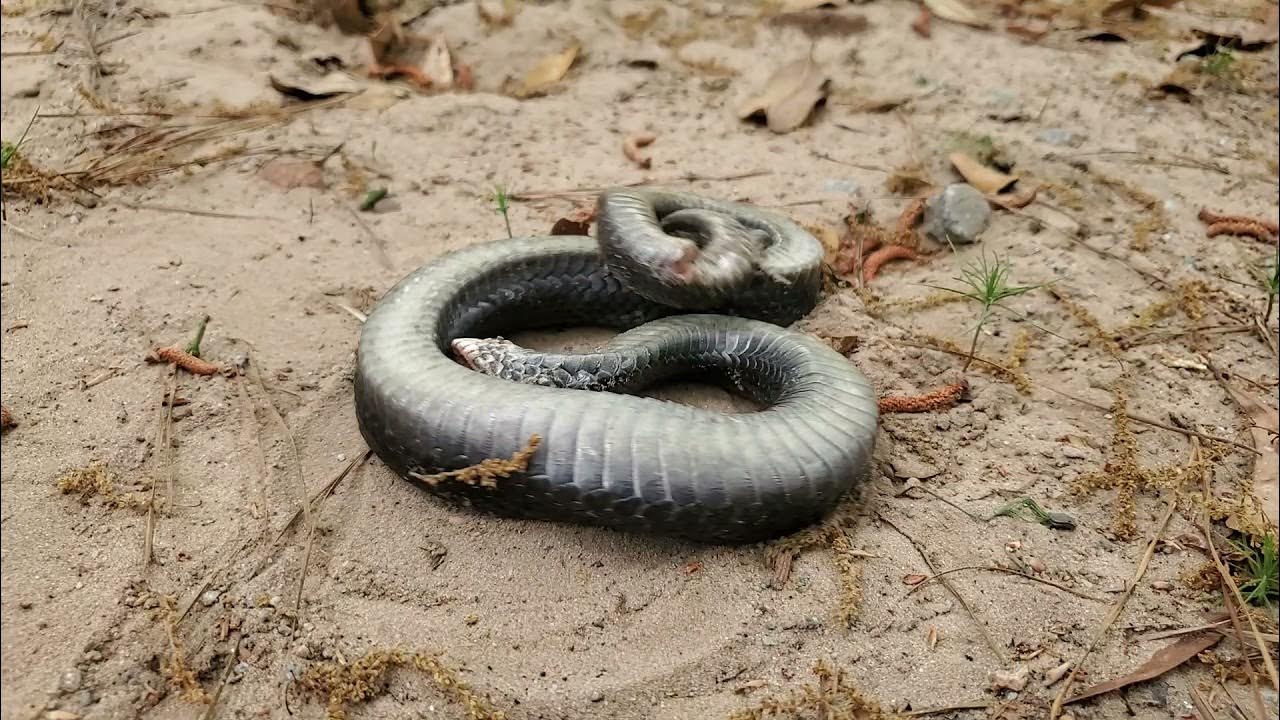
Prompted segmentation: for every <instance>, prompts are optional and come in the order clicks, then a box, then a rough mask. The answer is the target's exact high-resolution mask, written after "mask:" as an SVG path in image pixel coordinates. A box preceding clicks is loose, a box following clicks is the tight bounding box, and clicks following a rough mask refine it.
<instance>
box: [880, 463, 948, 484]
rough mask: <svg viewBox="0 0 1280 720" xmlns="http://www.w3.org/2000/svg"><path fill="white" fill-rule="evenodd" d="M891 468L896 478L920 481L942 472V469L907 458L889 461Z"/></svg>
mask: <svg viewBox="0 0 1280 720" xmlns="http://www.w3.org/2000/svg"><path fill="white" fill-rule="evenodd" d="M889 466H890V467H892V468H893V476H894V477H896V478H909V477H913V478H916V479H918V480H927V479H929V478H931V477H934V476H936V475H938V474H940V473H941V472H942V469H941V468H937V467H934V466H933V465H930V464H928V463H925V462H920V461H918V460H910V459H907V458H894V459H892V460H890V461H889Z"/></svg>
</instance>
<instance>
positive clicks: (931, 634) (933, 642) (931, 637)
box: [924, 625, 938, 650]
mask: <svg viewBox="0 0 1280 720" xmlns="http://www.w3.org/2000/svg"><path fill="white" fill-rule="evenodd" d="M924 641H925V644H926V645H928V646H929V649H930V650H932V649H934V648H936V647H938V626H937V625H930V626H929V631H928V632H926V633H925V635H924Z"/></svg>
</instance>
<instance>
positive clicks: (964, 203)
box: [922, 183, 991, 245]
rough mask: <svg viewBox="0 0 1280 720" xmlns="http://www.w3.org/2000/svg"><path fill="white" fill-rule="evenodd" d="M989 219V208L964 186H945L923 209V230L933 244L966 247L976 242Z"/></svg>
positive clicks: (981, 197)
mask: <svg viewBox="0 0 1280 720" xmlns="http://www.w3.org/2000/svg"><path fill="white" fill-rule="evenodd" d="M990 219H991V206H990V205H989V204H988V203H987V199H986V198H985V197H983V196H982V193H980V192H978V190H977V189H976V188H974V187H973V186H972V185H969V184H968V183H954V184H952V185H948V186H947V187H946V189H944V190H943V191H942V192H941V193H939V194H937V195H935V196H933V197H932V198H930V199H929V202H928V204H926V205H925V208H924V223H923V228H922V229H923V230H924V232H925V234H926V235H928V236H929V237H930V238H932V239H934V240H936V241H937V242H940V243H943V244H946V243H947V242H948V241H950V242H952V243H955V244H957V245H969V244H971V243H975V242H977V241H978V236H979V235H981V234H982V231H983V230H985V229H986V227H987V222H988V221H989V220H990Z"/></svg>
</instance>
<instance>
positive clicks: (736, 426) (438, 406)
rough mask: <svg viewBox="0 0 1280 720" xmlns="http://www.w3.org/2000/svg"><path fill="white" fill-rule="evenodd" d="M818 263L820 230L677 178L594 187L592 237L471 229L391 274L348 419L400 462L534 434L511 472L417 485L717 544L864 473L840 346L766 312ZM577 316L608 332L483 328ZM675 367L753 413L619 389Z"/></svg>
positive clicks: (798, 298)
mask: <svg viewBox="0 0 1280 720" xmlns="http://www.w3.org/2000/svg"><path fill="white" fill-rule="evenodd" d="M821 277H822V246H821V244H820V243H819V242H818V241H817V239H816V238H814V237H813V236H812V235H810V234H809V233H807V232H805V231H804V230H803V229H802V228H800V227H799V226H798V225H796V224H794V223H792V222H790V221H788V220H786V219H784V218H781V217H779V216H776V215H774V214H772V213H769V212H765V211H762V210H759V209H756V208H754V207H751V206H748V205H744V204H740V203H732V202H722V201H716V200H711V199H707V198H703V197H699V196H695V195H690V194H686V193H675V192H666V191H659V190H649V189H626V190H611V191H608V192H605V193H602V194H601V195H600V197H599V199H598V204H597V239H595V240H593V239H592V238H590V237H586V236H548V237H527V238H516V239H508V240H500V241H496V242H490V243H484V244H480V245H475V246H471V247H467V248H465V249H462V250H458V251H454V252H451V253H448V254H446V255H443V256H442V257H440V258H438V259H436V260H434V261H432V262H430V263H428V264H426V265H424V266H423V267H421V268H419V269H418V270H416V271H415V272H413V273H412V274H410V275H409V276H407V277H405V278H404V279H403V280H401V281H400V283H399V284H397V285H396V286H395V287H394V288H393V289H392V290H391V291H390V292H388V293H387V294H386V296H384V297H383V298H382V299H381V300H380V301H379V303H378V304H377V306H376V307H375V308H374V309H373V310H372V312H371V313H370V314H369V317H368V319H367V321H366V322H365V325H364V328H363V331H362V333H361V337H360V342H359V348H358V351H357V361H356V378H355V406H356V417H357V419H358V422H359V426H360V430H361V433H362V434H363V435H364V438H365V440H366V441H367V442H368V443H369V446H370V448H372V449H373V451H374V452H375V453H376V454H377V455H378V456H379V457H380V458H381V459H382V460H383V461H384V462H385V463H386V464H387V465H388V466H390V467H391V468H392V469H393V470H395V471H396V472H397V473H399V474H401V475H402V476H406V477H409V478H412V477H413V476H414V475H421V474H426V473H433V472H439V471H442V470H448V469H458V468H462V467H464V466H467V465H471V464H474V463H476V462H478V461H480V460H482V459H485V458H496V457H507V456H510V455H512V454H514V453H516V452H517V451H519V450H520V449H521V448H522V447H523V446H524V445H525V443H526V442H527V441H528V440H529V438H530V437H531V436H532V435H535V434H536V435H538V436H540V437H541V438H542V442H541V444H540V445H539V446H538V448H537V449H536V451H535V452H534V454H533V456H532V458H531V459H530V461H529V465H528V468H527V471H525V472H520V473H516V474H514V475H512V476H510V477H507V478H503V479H501V480H500V481H499V482H498V483H497V485H496V487H478V486H474V485H469V484H464V483H450V482H446V483H433V484H429V485H426V487H428V489H429V490H430V491H431V492H433V493H435V494H438V495H441V496H444V497H448V498H453V499H456V500H462V501H463V502H464V503H466V504H470V505H473V506H476V507H481V508H485V509H488V510H491V511H495V512H497V513H499V514H503V515H508V516H518V517H526V518H537V519H545V520H559V521H568V522H580V523H588V524H594V525H602V526H607V527H614V528H619V529H627V530H637V531H644V532H651V533H658V534H663V535H670V536H677V537H682V538H686V539H691V540H699V541H706V542H713V543H743V542H755V541H759V540H764V539H768V538H771V537H776V536H778V535H782V534H785V533H789V532H792V531H795V530H798V529H800V528H802V527H803V526H805V525H808V524H810V523H812V522H814V521H815V520H817V519H819V518H820V517H821V516H822V515H823V514H824V513H825V512H826V511H827V510H829V509H830V508H831V507H832V506H834V504H835V503H836V502H837V500H838V499H839V498H840V496H841V495H843V494H844V492H845V491H846V490H848V489H849V488H850V487H851V486H852V485H853V484H854V483H855V482H858V481H860V480H861V479H862V478H863V477H864V476H865V475H866V474H867V472H868V468H869V466H870V461H871V453H872V449H873V445H874V443H875V435H876V425H877V422H878V409H877V406H876V398H875V395H874V393H873V391H872V389H871V387H870V385H869V383H868V382H867V379H866V378H865V377H864V376H863V375H862V373H861V372H859V371H858V370H857V368H855V367H854V366H853V364H852V363H850V362H849V361H848V360H847V359H845V358H844V357H843V356H842V355H840V354H839V353H837V352H835V351H834V350H832V349H831V348H830V347H828V346H827V345H826V344H824V343H823V342H822V341H820V340H818V339H817V338H814V337H811V336H809V335H806V334H803V333H800V332H797V331H793V330H789V329H786V328H785V327H782V326H785V325H789V324H791V323H792V322H794V321H796V320H798V319H799V318H801V317H803V316H804V315H805V314H807V313H808V312H809V311H810V310H812V309H813V308H814V306H815V305H816V304H817V301H818V295H819V290H820V285H821ZM707 313H714V314H707ZM573 325H579V326H581V325H593V326H605V327H613V328H617V329H619V330H623V331H624V332H621V333H620V334H619V335H617V336H616V337H615V338H614V339H613V340H611V341H610V342H609V343H608V344H607V345H605V346H604V347H602V348H600V349H599V350H598V351H595V352H590V353H566V354H557V353H546V352H535V351H532V350H527V349H524V348H521V347H518V346H516V345H513V344H512V343H509V342H507V341H505V340H501V339H500V338H499V337H498V336H500V335H501V334H503V333H510V332H515V331H518V330H523V329H531V328H539V327H549V326H573ZM484 338H490V339H484ZM692 373H700V374H703V375H706V376H708V377H709V378H711V379H712V380H713V381H717V382H720V383H724V384H726V385H727V386H728V387H730V388H732V389H734V390H736V391H737V392H739V393H741V394H744V395H746V396H748V397H749V398H752V399H753V400H755V401H756V402H757V403H758V404H759V405H761V406H762V409H760V410H759V411H756V412H748V413H741V414H724V413H719V412H713V411H710V410H704V409H699V408H695V407H691V406H688V405H683V404H678V403H673V402H667V401H662V400H658V399H653V398H648V397H641V396H638V395H634V394H631V393H635V392H637V391H638V390H641V389H643V388H644V387H645V386H648V385H651V384H653V383H656V382H658V381H661V380H664V379H667V378H671V377H674V376H677V375H687V374H692Z"/></svg>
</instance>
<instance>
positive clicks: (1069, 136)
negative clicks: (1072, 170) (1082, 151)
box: [1036, 128, 1084, 147]
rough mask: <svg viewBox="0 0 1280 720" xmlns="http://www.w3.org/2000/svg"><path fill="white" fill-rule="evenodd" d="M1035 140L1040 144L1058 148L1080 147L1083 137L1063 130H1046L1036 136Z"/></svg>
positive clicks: (1072, 131) (1071, 131)
mask: <svg viewBox="0 0 1280 720" xmlns="http://www.w3.org/2000/svg"><path fill="white" fill-rule="evenodd" d="M1036 139H1037V140H1039V141H1040V142H1042V143H1048V144H1050V145H1057V146H1059V147H1080V146H1081V145H1083V144H1084V136H1083V135H1081V134H1080V133H1078V132H1075V131H1074V130H1067V129H1065V128H1048V129H1047V130H1044V131H1043V132H1041V133H1040V134H1039V135H1037V136H1036Z"/></svg>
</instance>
